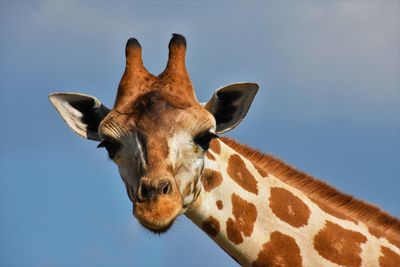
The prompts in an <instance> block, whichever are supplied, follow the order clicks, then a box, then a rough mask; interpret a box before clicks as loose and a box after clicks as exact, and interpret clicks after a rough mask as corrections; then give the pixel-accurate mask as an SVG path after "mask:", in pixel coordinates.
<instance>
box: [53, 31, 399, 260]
mask: <svg viewBox="0 0 400 267" xmlns="http://www.w3.org/2000/svg"><path fill="white" fill-rule="evenodd" d="M141 49H142V48H141V46H140V44H139V42H138V41H137V40H136V39H134V38H131V39H129V40H128V41H127V44H126V48H125V54H126V68H125V71H124V74H123V76H122V78H121V81H120V84H119V86H118V91H117V96H116V100H115V103H114V106H113V108H112V109H109V108H107V107H106V106H105V105H103V104H102V103H101V102H100V101H99V100H98V99H97V98H95V97H92V96H88V95H84V94H79V93H52V94H50V95H49V99H50V101H51V103H52V104H53V105H54V107H55V108H56V110H57V111H58V112H59V113H60V115H61V117H62V118H63V119H64V121H65V122H66V123H67V125H68V126H69V127H70V128H71V129H72V130H73V131H74V132H75V133H77V134H78V135H80V136H81V137H84V138H86V139H90V140H94V141H97V142H99V144H98V147H104V148H105V149H106V150H107V153H108V156H109V157H110V158H111V159H112V161H113V162H114V163H115V164H117V166H118V168H119V172H120V175H121V177H122V180H123V182H124V184H125V187H126V191H127V195H128V197H129V199H130V201H131V202H132V206H133V215H134V217H135V218H136V219H137V220H138V221H139V223H140V224H141V225H142V226H144V227H145V228H147V229H148V230H150V231H152V232H154V233H156V234H161V233H164V232H167V231H168V229H169V228H170V227H171V225H172V224H173V223H174V220H175V219H176V218H177V217H178V216H179V215H182V214H184V215H186V216H187V217H188V218H189V219H190V220H191V221H193V222H194V223H195V224H196V225H197V226H198V227H199V228H201V229H202V230H203V231H204V232H205V233H206V234H207V235H208V236H209V237H210V238H212V239H213V240H214V241H215V242H216V243H217V244H218V245H219V246H220V247H221V248H222V249H223V250H224V251H226V252H227V253H228V254H229V255H230V256H231V257H232V258H233V259H234V260H236V261H237V262H238V263H239V264H241V265H243V266H400V221H399V220H398V219H397V218H395V217H392V216H390V215H389V214H387V213H385V212H383V211H381V210H380V209H378V208H377V207H375V206H373V205H370V204H368V203H365V202H362V201H360V200H357V199H355V198H353V197H351V196H349V195H346V194H344V193H341V192H339V191H337V190H336V189H335V188H333V187H331V186H329V185H327V184H325V183H323V182H321V181H319V180H317V179H315V178H313V177H311V176H309V175H307V174H305V173H303V172H301V171H298V170H296V169H294V168H293V167H291V166H289V165H287V164H285V163H284V162H282V161H280V160H279V159H277V158H275V157H273V156H270V155H266V154H263V153H261V152H259V151H257V150H254V149H252V148H250V147H248V146H246V145H243V144H240V143H238V142H236V141H234V140H232V139H229V138H226V137H220V135H221V134H222V133H225V132H227V131H229V130H232V129H233V128H235V127H236V126H237V125H238V124H239V123H240V122H241V121H242V120H243V118H244V117H245V116H246V114H247V111H248V110H249V107H250V105H251V103H252V101H253V99H254V97H255V95H256V93H257V91H258V85H257V84H255V83H236V84H231V85H228V86H225V87H222V88H220V89H218V90H216V91H215V93H214V94H213V96H212V97H211V98H210V100H209V101H208V102H207V103H199V102H198V101H197V99H196V96H195V93H194V88H193V85H192V83H191V80H190V78H189V74H188V72H187V70H186V67H185V54H186V40H185V38H184V37H183V36H182V35H179V34H173V37H172V39H171V40H170V43H169V56H168V62H167V66H166V68H165V70H164V71H163V72H162V73H161V74H159V75H157V76H155V75H153V74H151V73H149V72H148V71H147V70H146V68H145V67H144V65H143V60H142V56H141Z"/></svg>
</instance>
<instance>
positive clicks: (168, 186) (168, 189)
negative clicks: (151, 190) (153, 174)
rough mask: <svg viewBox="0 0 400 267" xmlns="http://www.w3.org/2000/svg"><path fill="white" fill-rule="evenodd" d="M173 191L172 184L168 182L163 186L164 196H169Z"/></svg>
mask: <svg viewBox="0 0 400 267" xmlns="http://www.w3.org/2000/svg"><path fill="white" fill-rule="evenodd" d="M171 189H172V187H171V183H170V182H167V183H165V184H164V185H163V187H162V191H161V192H162V193H163V195H166V194H169V193H170V192H171Z"/></svg>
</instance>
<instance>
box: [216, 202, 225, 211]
mask: <svg viewBox="0 0 400 267" xmlns="http://www.w3.org/2000/svg"><path fill="white" fill-rule="evenodd" d="M215 204H217V207H218V209H219V210H222V208H223V207H224V204H222V201H221V200H217V202H216V203H215Z"/></svg>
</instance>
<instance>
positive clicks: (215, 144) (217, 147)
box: [210, 139, 221, 155]
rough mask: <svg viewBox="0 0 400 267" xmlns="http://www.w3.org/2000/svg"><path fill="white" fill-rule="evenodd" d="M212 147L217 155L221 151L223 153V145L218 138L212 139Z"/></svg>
mask: <svg viewBox="0 0 400 267" xmlns="http://www.w3.org/2000/svg"><path fill="white" fill-rule="evenodd" d="M210 149H211V150H212V151H213V152H214V153H215V154H217V155H218V154H219V153H221V146H220V144H219V142H218V140H216V139H213V140H211V143H210Z"/></svg>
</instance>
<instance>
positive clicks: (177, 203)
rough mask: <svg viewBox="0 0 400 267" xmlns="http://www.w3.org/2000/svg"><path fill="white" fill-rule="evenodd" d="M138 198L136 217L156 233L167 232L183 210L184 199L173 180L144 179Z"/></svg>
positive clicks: (140, 184)
mask: <svg viewBox="0 0 400 267" xmlns="http://www.w3.org/2000/svg"><path fill="white" fill-rule="evenodd" d="M136 196H137V197H136V203H135V205H134V210H133V214H134V216H135V217H136V219H137V220H138V221H139V222H140V224H142V225H143V226H144V227H145V228H147V229H149V230H150V231H152V232H155V233H163V232H166V231H167V230H168V229H169V228H170V227H171V225H172V224H173V222H174V221H175V218H176V217H177V216H178V215H179V214H180V211H181V210H182V197H181V195H180V192H179V190H178V188H177V186H176V185H175V184H174V183H172V182H171V179H167V178H165V179H150V178H148V177H142V178H141V179H140V182H139V186H138V189H137V193H136Z"/></svg>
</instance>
